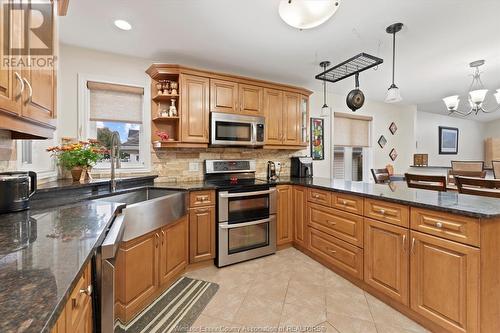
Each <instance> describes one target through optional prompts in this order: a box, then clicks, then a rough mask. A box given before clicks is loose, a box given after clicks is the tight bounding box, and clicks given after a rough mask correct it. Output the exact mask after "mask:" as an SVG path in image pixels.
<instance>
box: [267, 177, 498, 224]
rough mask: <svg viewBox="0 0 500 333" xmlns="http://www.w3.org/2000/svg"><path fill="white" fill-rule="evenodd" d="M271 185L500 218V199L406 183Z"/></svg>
mask: <svg viewBox="0 0 500 333" xmlns="http://www.w3.org/2000/svg"><path fill="white" fill-rule="evenodd" d="M273 183H274V184H293V185H303V186H307V187H313V188H319V189H325V190H331V191H335V192H343V193H349V194H355V195H360V196H363V197H368V198H374V199H380V200H386V201H391V202H395V203H400V204H405V205H410V206H414V207H422V208H429V209H434V210H439V211H443V212H449V213H456V214H460V215H466V216H471V217H479V218H485V219H488V218H494V217H500V199H497V198H488V197H481V196H475V195H468V194H460V193H458V192H437V191H429V190H421V189H414V188H409V187H408V186H407V185H406V182H402V181H395V182H392V183H391V184H390V185H388V184H374V183H364V182H354V181H346V180H341V179H336V180H332V179H329V178H318V177H314V178H281V179H279V180H278V181H276V182H273Z"/></svg>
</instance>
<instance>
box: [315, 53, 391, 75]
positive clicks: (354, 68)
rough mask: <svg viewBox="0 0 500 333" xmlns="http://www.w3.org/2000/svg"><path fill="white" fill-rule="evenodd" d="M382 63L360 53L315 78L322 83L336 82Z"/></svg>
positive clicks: (380, 60) (373, 57) (375, 58)
mask: <svg viewBox="0 0 500 333" xmlns="http://www.w3.org/2000/svg"><path fill="white" fill-rule="evenodd" d="M383 62H384V60H383V59H380V58H377V57H375V56H372V55H370V54H367V53H360V54H358V55H356V56H354V57H352V58H350V59H348V60H346V61H344V62H341V63H340V64H338V65H335V66H333V67H331V68H329V69H327V70H326V71H324V72H322V73H320V74H318V75H316V76H315V78H316V79H318V80H322V81H328V82H337V81H340V80H343V79H345V78H348V77H349V76H353V75H355V74H359V73H361V72H363V71H366V70H367V69H370V68H372V67H375V66H378V65H380V64H381V63H383Z"/></svg>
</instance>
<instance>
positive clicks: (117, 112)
mask: <svg viewBox="0 0 500 333" xmlns="http://www.w3.org/2000/svg"><path fill="white" fill-rule="evenodd" d="M87 88H88V89H89V91H90V120H93V121H119V122H126V123H135V124H141V123H142V108H143V97H144V88H139V87H132V86H126V85H120V84H111V83H102V82H93V81H88V82H87Z"/></svg>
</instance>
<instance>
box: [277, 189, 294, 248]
mask: <svg viewBox="0 0 500 333" xmlns="http://www.w3.org/2000/svg"><path fill="white" fill-rule="evenodd" d="M276 191H277V192H278V200H277V201H278V204H277V206H278V212H277V215H278V216H277V228H276V238H277V239H276V245H285V244H289V243H291V242H292V241H293V215H292V214H293V210H292V186H291V185H278V186H277V187H276Z"/></svg>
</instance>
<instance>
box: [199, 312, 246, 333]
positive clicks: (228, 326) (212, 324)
mask: <svg viewBox="0 0 500 333" xmlns="http://www.w3.org/2000/svg"><path fill="white" fill-rule="evenodd" d="M240 327H241V326H240V325H238V324H234V323H231V322H228V321H225V320H221V319H218V318H213V317H210V316H207V315H203V314H201V315H200V316H199V317H198V318H197V319H196V321H195V322H194V324H193V325H192V326H191V329H190V331H191V332H213V333H216V332H224V333H231V332H234V333H237V332H239V329H240Z"/></svg>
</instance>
